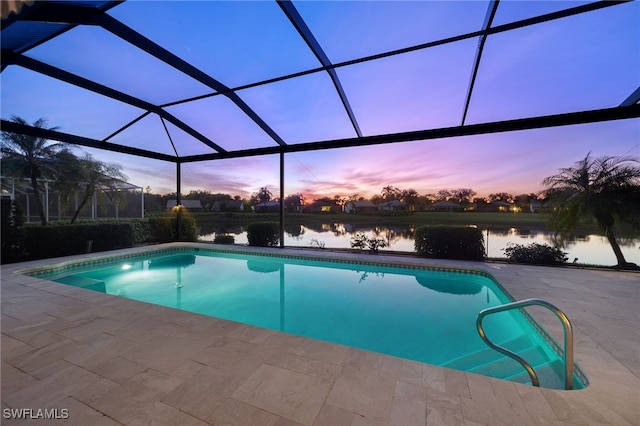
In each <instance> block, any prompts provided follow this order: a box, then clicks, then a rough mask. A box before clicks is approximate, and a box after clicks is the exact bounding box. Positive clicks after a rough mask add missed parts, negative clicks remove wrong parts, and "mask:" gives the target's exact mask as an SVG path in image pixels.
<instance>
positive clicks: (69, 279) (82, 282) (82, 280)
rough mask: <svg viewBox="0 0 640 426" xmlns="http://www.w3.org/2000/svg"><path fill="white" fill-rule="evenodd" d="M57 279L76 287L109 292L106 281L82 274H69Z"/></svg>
mask: <svg viewBox="0 0 640 426" xmlns="http://www.w3.org/2000/svg"><path fill="white" fill-rule="evenodd" d="M55 281H56V282H59V283H62V284H68V285H72V286H75V287H81V288H86V289H88V290H94V291H99V292H102V293H106V292H107V289H106V286H105V283H104V281H101V280H95V279H93V278H86V277H83V276H81V275H67V276H65V277H60V278H57V279H55Z"/></svg>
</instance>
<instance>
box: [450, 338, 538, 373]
mask: <svg viewBox="0 0 640 426" xmlns="http://www.w3.org/2000/svg"><path fill="white" fill-rule="evenodd" d="M500 346H503V347H505V348H507V349H509V350H510V351H514V352H516V353H519V352H520V351H522V350H524V349H526V348H529V347H531V341H530V340H529V338H528V337H527V336H520V337H517V338H515V339H512V340H508V341H505V342H501V343H500ZM501 356H502V355H500V353H499V352H497V351H495V350H493V349H491V348H490V347H488V346H487V347H485V348H484V349H481V350H479V351H477V352H473V353H470V354H467V355H464V356H461V357H459V358H455V359H453V360H451V361H449V362H447V363H445V364H443V365H442V367H447V368H453V369H455V370H462V371H469V370H471V369H472V368H475V367H478V366H479V365H483V364H487V363H490V362H493V361H495V360H496V359H498V358H500V357H501Z"/></svg>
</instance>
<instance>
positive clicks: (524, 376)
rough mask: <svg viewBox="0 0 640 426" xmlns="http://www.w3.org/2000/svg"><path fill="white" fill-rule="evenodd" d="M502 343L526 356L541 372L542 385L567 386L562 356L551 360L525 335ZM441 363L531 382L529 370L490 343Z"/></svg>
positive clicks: (464, 369) (520, 381)
mask: <svg viewBox="0 0 640 426" xmlns="http://www.w3.org/2000/svg"><path fill="white" fill-rule="evenodd" d="M501 346H503V347H505V348H507V349H509V350H511V351H513V352H515V353H517V354H518V355H519V356H521V357H522V358H524V360H525V361H527V362H528V363H529V364H530V365H531V367H532V368H533V369H534V371H535V372H536V374H537V375H538V379H539V380H540V385H541V386H543V387H545V388H552V389H564V364H563V363H562V361H561V360H559V359H557V360H549V358H548V356H547V354H546V353H545V352H544V351H543V350H542V349H541V348H539V347H537V346H534V345H532V344H531V341H530V340H529V339H528V338H527V337H526V336H523V337H519V338H516V339H513V340H510V341H507V342H503V343H501ZM442 367H447V368H453V369H456V370H462V371H467V372H470V373H476V374H482V375H484V376H489V377H495V378H500V379H505V380H510V381H513V382H518V383H525V384H531V378H530V377H529V374H528V373H527V372H526V370H525V369H524V368H523V367H522V366H521V365H520V364H519V363H518V362H517V361H515V360H513V359H512V358H509V357H507V356H505V355H502V354H500V353H499V352H497V351H495V350H493V349H491V348H488V347H487V348H486V349H483V350H480V351H477V352H474V353H472V354H469V355H465V356H463V357H460V358H457V359H454V360H452V361H450V362H448V363H446V364H443V365H442Z"/></svg>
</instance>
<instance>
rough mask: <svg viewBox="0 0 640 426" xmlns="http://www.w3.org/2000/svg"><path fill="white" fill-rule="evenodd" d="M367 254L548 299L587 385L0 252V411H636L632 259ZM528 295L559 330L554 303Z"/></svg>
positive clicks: (212, 418)
mask: <svg viewBox="0 0 640 426" xmlns="http://www.w3.org/2000/svg"><path fill="white" fill-rule="evenodd" d="M208 247H210V246H208ZM155 248H158V246H155V247H146V248H141V249H130V250H120V251H118V252H117V253H127V252H131V251H139V250H149V249H155ZM242 249H243V250H247V249H249V248H247V247H242ZM266 250H268V249H266ZM273 250H278V249H273ZM278 252H279V253H293V252H295V250H289V249H284V250H281V251H278ZM112 253H114V252H110V253H109V254H112ZM106 254H107V253H101V254H99V255H106ZM318 254H319V255H321V256H328V255H329V253H328V252H325V251H321V252H319V253H318ZM330 255H331V256H350V257H355V258H357V257H358V256H364V257H366V259H368V260H371V259H372V255H366V254H365V255H356V256H354V255H349V254H345V253H331V254H330ZM87 256H88V255H85V256H73V257H70V258H65V259H64V261H66V260H70V259H81V258H85V257H87ZM375 259H376V260H380V261H384V262H389V263H393V262H400V263H405V264H406V263H416V264H444V265H463V266H471V267H476V268H480V269H484V270H486V271H488V272H489V273H491V274H492V275H493V276H494V277H495V278H496V279H497V280H498V281H499V282H500V283H501V284H502V285H503V286H504V287H505V288H506V289H507V290H508V291H509V292H510V293H511V294H512V296H514V297H515V298H516V299H524V298H529V297H538V298H542V299H546V300H548V301H549V302H551V303H554V304H556V305H557V306H559V307H560V308H561V309H563V310H564V311H565V312H566V314H567V315H568V316H569V318H570V319H571V321H572V323H573V325H574V332H575V337H576V341H575V357H576V361H577V362H578V363H579V364H580V365H581V367H582V368H583V370H584V371H585V372H586V373H587V375H588V377H589V380H590V385H589V386H588V387H587V388H586V389H583V390H577V391H561V390H550V389H540V388H535V387H531V386H526V385H520V384H517V383H513V382H509V381H503V380H498V379H492V378H488V377H484V376H479V375H475V374H470V373H464V372H460V371H455V370H449V369H445V368H440V367H435V366H432V365H428V364H422V363H419V362H414V361H408V360H403V359H400V358H395V357H391V356H386V355H381V354H377V353H373V352H367V351H364V350H359V349H354V348H350V347H346V346H340V345H334V344H330V343H326V342H321V341H317V340H313V339H308V338H304V337H299V336H294V335H290V334H285V333H280V332H277V331H272V330H266V329H262V328H257V327H252V326H248V325H244V324H239V323H235V322H230V321H225V320H221V319H217V318H211V317H206V316H202V315H197V314H192V313H188V312H181V311H177V310H174V309H170V308H164V307H160V306H154V305H150V304H147V303H143V302H137V301H133V300H127V299H122V298H119V297H115V296H110V295H107V294H103V293H98V292H93V291H90V290H84V289H80V288H75V287H71V286H67V285H63V284H58V283H54V282H50V281H44V280H40V279H36V278H33V277H29V276H24V275H20V274H16V273H15V271H16V270H20V269H25V268H30V267H35V266H39V265H44V264H53V263H58V262H60V261H62V260H63V259H54V260H46V261H37V262H25V263H22V264H10V265H4V266H2V277H1V278H2V284H1V298H2V310H1V313H2V322H1V326H2V342H1V344H2V370H1V373H2V395H1V400H2V410H3V418H2V424H8V425H9V424H70V425H119V424H125V425H142V424H145V425H146V424H157V425H282V426H284V425H318V426H319V425H331V426H340V425H353V426H364V425H401V426H404V425H407V426H413V425H423V424H428V425H509V426H513V425H620V426H623V425H640V327H638V325H639V324H640V310H638V307H639V306H640V274H638V273H632V272H617V271H607V270H596V269H577V268H552V267H534V266H523V265H511V264H499V263H474V262H452V261H434V260H427V259H417V258H413V257H396V256H389V255H377V256H376V257H375ZM536 309H537V308H533V309H532V310H530V312H531V313H532V314H533V315H534V316H535V317H536V318H537V319H538V320H539V322H540V323H541V324H542V325H543V326H544V327H545V328H547V329H548V330H550V331H551V332H552V333H553V334H554V335H555V336H557V339H558V341H561V339H562V337H561V335H562V334H561V333H562V332H561V326H560V324H559V322H558V321H557V319H556V318H555V316H554V315H553V314H551V313H549V312H548V311H546V310H540V311H538V310H536ZM11 409H31V410H32V411H31V412H30V413H29V414H30V415H31V416H32V417H37V416H38V415H41V416H44V415H45V413H44V412H38V411H37V410H38V409H47V410H52V411H49V412H48V415H51V414H53V415H54V416H55V415H57V416H58V417H66V418H59V419H57V420H55V419H54V420H48V421H44V420H42V419H32V420H28V421H25V420H16V419H8V418H7V417H9V414H10V413H11V411H7V410H11ZM55 410H57V411H55Z"/></svg>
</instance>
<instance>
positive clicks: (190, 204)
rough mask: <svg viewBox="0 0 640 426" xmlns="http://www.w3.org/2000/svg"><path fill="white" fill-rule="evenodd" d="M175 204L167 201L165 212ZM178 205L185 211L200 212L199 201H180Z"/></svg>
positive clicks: (173, 201) (174, 201)
mask: <svg viewBox="0 0 640 426" xmlns="http://www.w3.org/2000/svg"><path fill="white" fill-rule="evenodd" d="M176 204H177V202H176V200H167V210H171V209H172V208H174V207H175V206H176ZM180 204H182V206H183V207H184V208H185V209H187V210H191V211H202V203H200V200H180Z"/></svg>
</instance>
